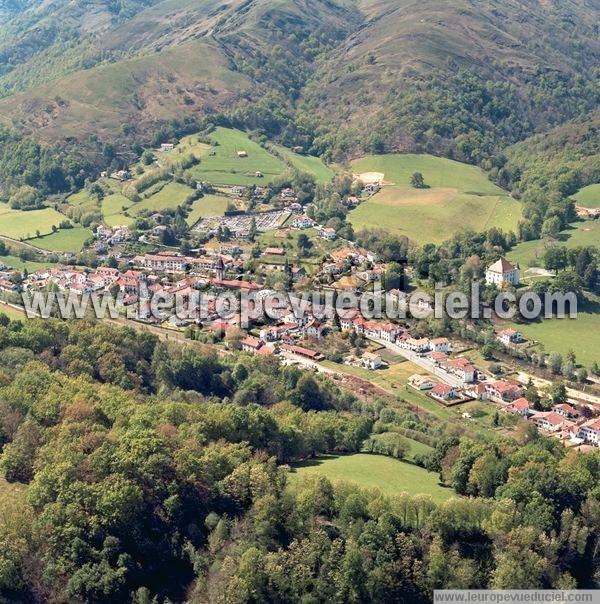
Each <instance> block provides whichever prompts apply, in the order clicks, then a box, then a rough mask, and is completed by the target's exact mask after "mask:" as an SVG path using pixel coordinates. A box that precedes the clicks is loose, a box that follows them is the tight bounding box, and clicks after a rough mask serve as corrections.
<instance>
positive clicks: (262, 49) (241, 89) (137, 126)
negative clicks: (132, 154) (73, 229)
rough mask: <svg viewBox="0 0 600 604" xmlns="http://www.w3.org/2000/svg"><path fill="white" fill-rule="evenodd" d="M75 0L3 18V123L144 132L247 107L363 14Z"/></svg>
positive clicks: (102, 135) (282, 6) (298, 6)
mask: <svg viewBox="0 0 600 604" xmlns="http://www.w3.org/2000/svg"><path fill="white" fill-rule="evenodd" d="M70 6H71V5H70V3H68V2H65V1H64V0H54V1H53V2H50V3H40V2H30V3H29V4H28V7H27V8H26V10H24V11H23V12H18V11H15V12H14V13H12V18H11V17H10V16H9V17H7V16H6V15H5V22H4V23H2V22H0V57H3V58H4V67H3V68H2V69H0V96H4V97H5V98H4V100H3V101H0V122H3V123H4V124H5V125H6V126H8V127H11V128H15V129H17V130H18V131H19V132H22V133H26V134H27V133H35V135H36V137H38V138H39V139H42V140H44V141H47V142H55V141H57V140H61V139H65V138H69V137H76V138H77V139H78V140H79V141H80V142H84V143H86V142H87V139H88V137H89V136H90V135H91V134H94V135H97V136H98V137H99V139H100V140H101V141H107V140H110V141H111V142H113V141H115V140H116V139H119V142H125V143H126V144H131V142H132V139H136V140H143V141H144V142H147V141H148V139H149V138H150V135H151V134H152V133H153V132H154V131H156V130H157V128H158V126H159V125H160V124H165V123H167V122H169V121H170V120H172V119H174V118H177V119H179V120H181V119H182V118H185V116H205V115H210V114H214V113H222V112H224V111H225V110H226V109H230V110H231V109H232V108H233V107H237V108H238V109H240V110H242V111H243V109H244V107H245V106H246V105H247V103H248V101H249V100H252V99H256V98H258V97H259V96H261V95H262V94H264V93H265V92H266V91H269V92H270V93H271V94H272V93H273V91H274V90H276V89H277V88H278V87H279V88H280V91H281V92H285V93H286V94H287V93H289V91H290V87H291V88H292V89H299V87H300V86H301V84H302V83H303V82H304V80H305V79H306V78H307V77H308V74H309V71H310V68H309V63H310V61H311V60H312V59H313V58H314V56H315V54H316V53H318V52H320V50H322V49H323V48H326V47H329V46H331V45H332V44H333V43H334V42H335V41H337V39H341V37H343V35H344V33H346V31H347V30H348V29H349V27H350V22H351V21H352V19H353V18H355V12H354V11H352V10H349V9H346V8H344V7H342V6H339V5H337V4H335V3H333V2H325V3H323V2H316V1H315V0H285V1H283V2H280V3H278V4H277V5H275V6H273V5H272V3H269V2H267V1H266V0H251V1H249V2H243V1H242V0H231V1H230V2H226V3H220V4H219V5H218V6H217V5H215V4H214V3H212V2H210V1H208V0H202V1H201V2H191V1H190V0H164V1H153V0H136V1H131V2H125V3H119V4H118V5H117V6H118V8H115V7H114V6H113V3H111V2H108V1H103V0H98V1H97V2H95V3H93V6H92V8H91V9H90V7H89V6H87V5H86V6H85V7H83V6H82V7H79V8H78V9H76V10H75V11H71V10H70ZM15 40H16V41H17V43H16V44H15ZM277 102H278V104H285V102H286V100H285V98H283V97H281V98H279V99H278V100H277ZM88 144H89V143H88Z"/></svg>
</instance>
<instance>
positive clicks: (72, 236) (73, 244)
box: [31, 227, 92, 253]
mask: <svg viewBox="0 0 600 604" xmlns="http://www.w3.org/2000/svg"><path fill="white" fill-rule="evenodd" d="M91 236H92V231H90V230H89V229H85V228H83V227H75V228H72V229H61V230H60V231H57V232H56V233H52V234H50V235H45V236H43V237H38V238H37V239H32V240H31V243H32V244H33V245H37V246H38V247H41V248H43V249H45V250H50V251H51V252H74V253H75V252H80V251H81V248H82V247H83V243H84V241H85V240H86V239H89V238H90V237H91Z"/></svg>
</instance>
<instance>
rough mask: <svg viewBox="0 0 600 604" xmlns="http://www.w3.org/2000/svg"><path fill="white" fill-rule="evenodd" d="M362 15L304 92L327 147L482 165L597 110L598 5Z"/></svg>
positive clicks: (574, 1) (368, 8) (370, 4)
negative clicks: (512, 145)
mask: <svg viewBox="0 0 600 604" xmlns="http://www.w3.org/2000/svg"><path fill="white" fill-rule="evenodd" d="M359 5H360V9H361V11H362V12H363V14H364V19H365V22H364V25H363V26H362V27H360V28H359V29H358V30H357V31H356V32H353V33H352V34H351V35H350V36H349V37H348V38H347V39H346V40H345V41H344V43H343V44H341V45H340V46H339V47H338V48H337V49H336V50H334V51H333V52H332V53H331V54H330V55H329V57H328V58H327V60H326V61H324V62H323V64H322V65H321V67H320V69H319V71H318V74H317V76H316V77H315V78H314V79H313V80H312V81H311V82H310V83H309V85H308V86H307V88H306V90H305V95H304V98H305V103H304V107H303V109H304V113H305V114H306V119H310V118H311V117H312V122H311V123H312V124H314V125H315V128H317V131H318V132H319V134H320V136H319V137H318V138H317V141H316V146H317V147H318V148H319V149H324V150H325V149H333V151H334V153H336V154H340V153H345V152H347V150H348V149H357V148H358V149H361V150H363V151H365V150H367V151H369V150H370V151H375V152H381V151H383V150H388V151H389V150H393V151H415V150H424V151H429V152H433V153H436V154H447V153H452V154H454V156H455V157H456V158H458V159H466V160H468V161H475V162H479V161H480V160H481V159H482V158H483V157H485V156H486V155H489V154H491V153H493V151H494V149H497V148H498V146H502V145H505V144H506V143H509V142H514V141H516V140H519V139H522V138H524V137H526V136H527V135H528V134H530V133H532V132H534V131H539V130H544V129H546V128H547V127H549V126H552V125H554V124H558V123H561V122H563V121H564V120H565V119H568V118H573V117H577V116H580V115H584V114H585V113H586V112H587V111H589V110H590V109H591V108H592V107H594V106H595V105H596V103H597V101H598V97H597V88H596V87H595V84H594V82H595V81H596V78H597V73H594V67H595V66H597V65H598V60H599V57H600V55H599V53H600V45H599V42H598V37H597V30H596V24H597V23H598V20H599V17H600V7H599V6H598V4H597V3H596V2H589V1H588V0H570V1H567V2H554V1H548V2H538V1H537V0H509V1H505V0H502V1H499V0H488V1H486V2H473V1H472V0H458V1H457V2H447V3H446V2H445V3H439V2H434V1H432V0H424V1H421V0H420V1H418V2H417V1H414V0H408V1H388V2H382V1H379V0H361V1H360V2H359ZM323 121H324V122H325V123H326V126H323V125H322V122H323ZM317 124H321V125H320V127H317Z"/></svg>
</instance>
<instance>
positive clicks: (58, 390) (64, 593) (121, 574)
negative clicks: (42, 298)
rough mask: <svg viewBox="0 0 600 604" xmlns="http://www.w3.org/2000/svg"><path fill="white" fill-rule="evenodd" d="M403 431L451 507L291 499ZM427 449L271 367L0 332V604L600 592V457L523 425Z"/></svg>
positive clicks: (88, 338)
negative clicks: (377, 441) (343, 458)
mask: <svg viewBox="0 0 600 604" xmlns="http://www.w3.org/2000/svg"><path fill="white" fill-rule="evenodd" d="M192 346H194V348H192ZM407 431H410V434H412V435H419V434H421V437H422V438H427V439H428V441H429V442H430V443H431V444H433V445H434V449H433V451H432V452H431V453H430V454H427V455H424V456H422V458H421V459H420V460H419V463H421V464H422V465H424V466H425V467H426V468H428V469H429V470H431V471H435V472H438V473H439V475H440V480H441V481H442V482H443V483H445V484H447V485H449V486H450V487H452V488H453V489H454V491H455V493H456V496H455V497H454V498H451V499H449V500H448V501H447V502H445V503H441V504H435V503H434V502H433V501H432V500H431V499H430V498H429V497H427V496H414V497H410V496H408V495H398V496H396V497H391V498H390V497H384V496H382V495H381V494H380V493H378V492H375V491H366V490H361V489H360V488H358V487H354V486H351V485H347V484H338V485H332V484H331V483H330V482H329V481H328V480H326V479H324V478H318V479H305V480H300V481H299V480H292V479H291V478H290V474H289V470H288V466H287V465H285V464H287V463H290V462H293V461H295V460H299V459H303V458H307V457H310V456H313V455H315V454H319V453H323V452H352V451H357V450H360V449H361V446H362V444H363V442H364V441H365V440H367V439H369V438H370V437H372V436H373V435H376V434H382V433H387V434H391V435H395V436H396V438H397V439H398V440H399V441H400V440H401V439H402V438H403V437H402V434H403V433H406V432H407ZM444 434H445V426H444V425H443V424H441V425H440V423H439V422H433V421H431V420H430V419H428V418H427V415H423V414H418V413H415V410H414V409H412V408H411V407H410V405H406V404H403V403H402V402H401V401H400V402H396V403H394V404H392V403H391V402H390V401H384V400H375V401H371V402H365V401H361V400H359V399H357V398H356V397H355V396H354V395H353V394H350V393H348V392H345V391H343V390H340V389H339V388H338V387H337V386H336V385H334V384H333V383H332V382H330V381H328V380H327V379H325V378H324V377H322V376H313V375H312V374H309V373H305V372H301V371H299V370H298V369H296V368H293V367H286V368H281V367H279V366H278V364H277V362H276V361H275V360H274V359H272V358H271V359H269V358H256V357H251V356H249V355H247V354H244V353H233V352H232V353H231V354H227V355H225V356H217V355H216V354H215V353H214V352H212V351H211V350H210V349H209V348H204V347H202V345H200V344H195V343H190V345H188V346H182V345H177V344H173V343H171V344H167V343H165V342H160V341H158V339H157V338H156V337H155V336H152V335H147V334H144V333H140V332H135V331H133V330H131V329H115V328H112V327H110V328H109V327H105V326H102V325H100V324H98V323H94V322H84V323H81V322H79V323H78V324H77V326H76V327H75V326H74V325H71V324H69V323H65V322H59V321H54V320H49V321H28V322H27V323H26V324H22V323H20V322H14V321H13V322H11V321H9V320H8V319H6V317H0V446H1V447H2V453H1V456H0V464H1V467H2V470H3V472H4V473H5V475H6V480H7V481H8V483H4V485H5V486H3V489H2V495H1V497H2V505H1V506H0V544H1V546H0V598H2V599H4V600H7V601H97V602H102V601H106V602H108V601H113V602H114V601H134V602H150V601H153V598H155V597H156V598H157V600H156V601H167V599H168V601H182V600H184V599H185V600H187V601H191V602H203V601H207V600H209V601H213V602H257V601H262V602H298V601H305V602H340V603H341V602H361V601H367V600H369V601H374V602H390V601H400V600H401V601H410V602H426V601H429V599H430V597H431V591H432V590H433V589H435V588H436V587H439V586H444V587H446V588H448V587H499V588H503V587H512V588H517V587H518V588H533V587H560V588H568V587H574V586H579V587H598V586H599V585H598V582H599V581H600V573H599V572H598V571H599V563H600V560H599V554H598V551H599V545H600V541H599V539H600V525H599V523H598V518H599V517H600V491H599V489H598V484H599V481H598V479H599V478H600V454H599V453H591V454H586V455H582V454H578V453H574V452H568V451H567V449H565V448H564V447H563V446H562V445H561V444H560V443H559V442H558V441H554V440H553V439H548V438H543V437H538V436H537V434H536V431H535V428H533V427H532V426H530V425H525V424H524V425H523V429H520V430H519V431H518V432H517V435H516V438H515V439H507V438H503V437H501V436H499V435H498V436H493V437H492V436H490V437H489V438H488V439H484V440H481V439H478V441H476V440H474V438H472V435H470V434H469V433H468V429H467V428H465V430H463V431H462V432H460V431H459V432H457V433H456V434H455V435H452V436H449V435H447V434H446V435H444ZM282 464H284V465H282Z"/></svg>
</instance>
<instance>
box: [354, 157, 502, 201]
mask: <svg viewBox="0 0 600 604" xmlns="http://www.w3.org/2000/svg"><path fill="white" fill-rule="evenodd" d="M352 171H353V172H354V173H355V174H362V173H363V172H383V174H384V180H385V182H388V183H390V184H393V185H396V186H400V187H401V186H406V187H408V186H410V177H411V176H412V174H414V173H415V172H421V174H423V178H424V179H425V184H427V185H429V186H430V187H432V188H434V187H450V188H454V189H458V190H459V191H462V192H468V193H477V194H480V195H501V194H503V193H504V191H503V190H502V189H501V188H500V187H498V186H496V185H495V184H494V183H493V182H491V181H490V180H489V179H488V177H487V176H486V175H485V173H484V172H483V171H482V170H480V169H479V168H477V167H476V166H470V165H468V164H463V163H461V162H457V161H453V160H451V159H446V158H444V157H435V156H433V155H427V154H412V153H407V154H396V153H392V154H387V155H367V156H366V157H362V158H361V159H357V160H355V161H353V162H352Z"/></svg>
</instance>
